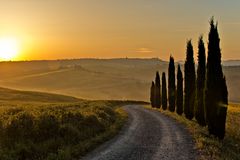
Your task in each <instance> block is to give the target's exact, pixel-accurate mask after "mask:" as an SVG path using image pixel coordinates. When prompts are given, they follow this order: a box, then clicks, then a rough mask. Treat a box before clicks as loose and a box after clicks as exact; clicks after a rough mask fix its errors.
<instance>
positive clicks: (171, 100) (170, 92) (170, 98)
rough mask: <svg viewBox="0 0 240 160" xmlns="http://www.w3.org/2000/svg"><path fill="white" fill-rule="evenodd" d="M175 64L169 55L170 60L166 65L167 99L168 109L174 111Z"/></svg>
mask: <svg viewBox="0 0 240 160" xmlns="http://www.w3.org/2000/svg"><path fill="white" fill-rule="evenodd" d="M175 92H176V86H175V65H174V58H173V57H172V56H170V62H169V67H168V101H169V111H171V112H174V111H175V94H176V93H175Z"/></svg>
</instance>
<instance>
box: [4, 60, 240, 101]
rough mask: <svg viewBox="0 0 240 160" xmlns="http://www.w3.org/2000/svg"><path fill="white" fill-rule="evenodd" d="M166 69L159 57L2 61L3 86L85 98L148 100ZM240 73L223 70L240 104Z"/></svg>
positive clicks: (232, 96) (230, 68) (234, 69)
mask: <svg viewBox="0 0 240 160" xmlns="http://www.w3.org/2000/svg"><path fill="white" fill-rule="evenodd" d="M179 63H180V62H179ZM180 64H181V63H180ZM224 64H229V63H227V62H224ZM231 64H232V63H231ZM234 64H235V62H234ZM167 68H168V62H166V61H162V60H159V59H156V58H153V59H127V58H126V59H74V60H55V61H26V62H1V63H0V75H1V78H0V86H2V87H7V88H14V89H20V90H31V91H41V92H42V91H43V92H51V93H57V94H65V95H70V96H74V97H79V98H86V99H119V100H126V99H132V100H144V101H148V99H149V95H148V94H149V87H150V83H151V81H152V80H153V78H154V76H155V72H156V71H157V70H159V71H160V72H163V71H165V72H167ZM182 69H183V68H182ZM239 71H240V66H232V65H230V66H225V67H224V73H225V74H226V77H227V83H228V88H229V98H230V101H233V102H239V101H240V95H239V94H238V91H239V90H240V85H239V84H238V81H239V79H240V72H239Z"/></svg>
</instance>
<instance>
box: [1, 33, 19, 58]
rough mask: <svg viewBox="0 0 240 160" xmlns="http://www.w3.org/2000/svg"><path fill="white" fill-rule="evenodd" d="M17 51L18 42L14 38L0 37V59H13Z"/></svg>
mask: <svg viewBox="0 0 240 160" xmlns="http://www.w3.org/2000/svg"><path fill="white" fill-rule="evenodd" d="M18 53H19V42H18V41H17V39H16V38H0V60H4V61H9V60H13V59H15V58H16V56H17V54H18Z"/></svg>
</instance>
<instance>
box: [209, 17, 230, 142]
mask: <svg viewBox="0 0 240 160" xmlns="http://www.w3.org/2000/svg"><path fill="white" fill-rule="evenodd" d="M227 99H228V98H227V86H226V81H225V78H224V76H223V72H222V66H221V49H220V38H219V34H218V28H217V25H215V24H214V19H213V18H212V19H211V21H210V32H209V35H208V58H207V81H206V94H205V110H206V118H207V119H206V120H207V124H208V131H209V133H210V134H213V135H215V136H217V137H218V138H220V139H223V138H224V134H225V122H226V116H227Z"/></svg>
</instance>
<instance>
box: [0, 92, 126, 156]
mask: <svg viewBox="0 0 240 160" xmlns="http://www.w3.org/2000/svg"><path fill="white" fill-rule="evenodd" d="M0 95H1V97H0V98H1V100H0V105H1V106H0V159H1V160H16V159H30V160H31V159H32V160H33V159H39V160H40V159H49V160H51V159H52V160H53V159H59V160H61V159H63V160H65V159H78V158H79V157H81V156H82V155H84V154H85V153H87V152H88V151H89V150H91V149H93V148H94V147H96V146H97V144H99V143H101V142H103V141H106V140H107V139H109V138H111V137H112V136H114V135H115V134H116V133H117V132H118V130H119V129H120V128H121V126H122V125H123V124H124V121H125V119H126V117H127V115H126V114H125V112H123V111H122V110H121V109H119V108H118V106H121V105H124V104H127V103H130V102H120V101H87V100H81V99H77V98H73V97H69V96H62V95H56V94H45V93H38V92H26V91H16V90H9V89H5V88H1V89H0Z"/></svg>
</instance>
